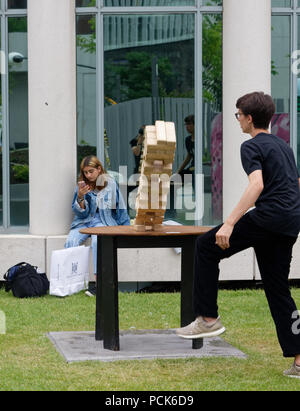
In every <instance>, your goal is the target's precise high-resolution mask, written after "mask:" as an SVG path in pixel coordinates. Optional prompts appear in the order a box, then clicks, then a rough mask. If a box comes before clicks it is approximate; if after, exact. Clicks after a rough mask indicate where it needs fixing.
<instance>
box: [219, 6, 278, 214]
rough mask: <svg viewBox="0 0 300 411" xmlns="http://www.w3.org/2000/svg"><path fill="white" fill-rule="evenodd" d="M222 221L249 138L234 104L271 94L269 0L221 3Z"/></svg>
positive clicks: (234, 195) (241, 183)
mask: <svg viewBox="0 0 300 411" xmlns="http://www.w3.org/2000/svg"><path fill="white" fill-rule="evenodd" d="M223 7H224V17H223V218H224V220H225V219H226V218H227V217H228V215H229V214H230V212H231V211H232V209H233V208H234V206H235V205H236V203H237V202H238V200H239V199H240V197H241V195H242V193H243V191H244V189H245V188H246V186H247V181H248V180H247V176H246V174H245V173H244V170H243V169H242V165H241V160H240V146H241V144H242V142H243V141H245V140H247V139H249V138H251V137H250V136H248V135H245V134H243V133H242V132H241V129H240V126H239V123H238V121H237V120H236V119H235V117H234V113H235V112H237V109H236V106H235V105H236V101H237V99H238V98H239V97H241V96H242V95H244V94H246V93H249V92H253V91H264V92H265V93H268V94H271V0H223Z"/></svg>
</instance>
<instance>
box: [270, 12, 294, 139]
mask: <svg viewBox="0 0 300 411" xmlns="http://www.w3.org/2000/svg"><path fill="white" fill-rule="evenodd" d="M290 24H291V23H290V17H289V16H273V17H272V97H273V99H274V101H275V105H276V113H275V115H274V117H273V119H272V133H273V134H275V135H277V136H278V137H281V138H282V139H283V140H285V141H286V142H287V143H290V71H291V67H290V41H291V40H290V30H291V26H290Z"/></svg>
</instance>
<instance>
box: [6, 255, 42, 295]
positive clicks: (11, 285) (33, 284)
mask: <svg viewBox="0 0 300 411" xmlns="http://www.w3.org/2000/svg"><path fill="white" fill-rule="evenodd" d="M4 279H5V280H6V284H5V291H6V292H9V291H10V290H12V293H13V295H14V296H15V297H18V298H28V297H41V296H43V295H46V294H47V292H48V290H49V281H48V278H47V276H46V274H45V273H43V274H39V273H38V272H37V267H34V266H33V265H30V264H28V263H24V262H23V263H19V264H16V265H14V266H13V267H11V268H9V270H8V271H7V272H6V273H5V274H4Z"/></svg>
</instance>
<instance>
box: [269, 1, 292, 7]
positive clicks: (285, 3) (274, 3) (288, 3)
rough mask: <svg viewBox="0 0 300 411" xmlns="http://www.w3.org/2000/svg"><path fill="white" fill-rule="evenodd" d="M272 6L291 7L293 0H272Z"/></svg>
mask: <svg viewBox="0 0 300 411" xmlns="http://www.w3.org/2000/svg"><path fill="white" fill-rule="evenodd" d="M272 7H291V0H272Z"/></svg>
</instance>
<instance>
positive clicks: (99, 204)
mask: <svg viewBox="0 0 300 411" xmlns="http://www.w3.org/2000/svg"><path fill="white" fill-rule="evenodd" d="M72 210H73V212H74V219H73V222H72V224H71V231H70V233H69V235H68V238H67V241H66V243H65V248H69V247H78V246H79V245H81V244H82V243H83V242H84V241H85V240H86V239H87V238H88V237H89V235H88V234H82V233H80V230H81V229H83V228H89V227H103V226H116V225H130V219H129V216H128V213H127V207H126V205H125V202H124V200H123V197H122V195H121V193H120V190H119V187H118V184H117V183H116V181H115V180H114V179H113V178H112V177H110V176H109V175H108V174H107V173H106V171H105V170H104V168H103V166H102V164H101V162H100V161H99V160H98V158H97V157H96V156H88V157H85V158H84V159H83V160H82V162H81V164H80V176H79V182H78V185H77V187H76V191H75V194H74V198H73V202H72ZM92 252H93V263H94V273H96V272H97V236H96V235H93V236H92ZM95 275H96V274H95ZM95 291H96V287H90V288H89V290H88V291H87V292H86V294H87V295H89V296H93V295H95Z"/></svg>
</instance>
